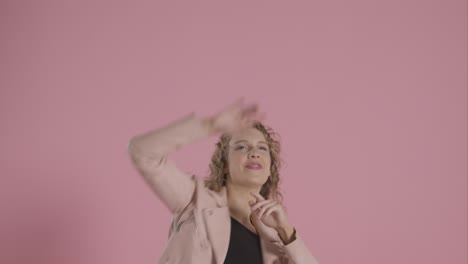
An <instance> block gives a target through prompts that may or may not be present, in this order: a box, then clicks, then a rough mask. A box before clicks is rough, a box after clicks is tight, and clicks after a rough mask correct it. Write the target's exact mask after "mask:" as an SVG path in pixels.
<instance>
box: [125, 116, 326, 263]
mask: <svg viewBox="0 0 468 264" xmlns="http://www.w3.org/2000/svg"><path fill="white" fill-rule="evenodd" d="M208 135H209V132H208V131H207V130H206V129H205V127H204V126H203V125H202V123H201V120H200V119H199V118H197V117H196V116H195V115H194V114H191V115H189V116H186V117H184V118H182V119H180V120H177V121H175V122H173V123H171V124H169V125H168V126H166V127H163V128H161V129H157V130H154V131H150V132H148V133H145V134H142V135H139V136H136V137H133V138H132V139H131V140H130V143H129V145H128V152H129V155H130V158H131V160H132V163H133V165H134V167H135V168H136V169H137V171H138V172H139V174H140V175H142V176H143V177H144V179H145V181H146V182H147V183H148V184H149V185H150V186H151V188H152V190H153V191H154V192H155V193H156V195H157V196H158V197H159V199H160V200H161V201H162V202H163V203H164V205H165V206H166V207H167V208H168V209H169V210H170V211H171V213H172V214H173V221H172V225H171V228H170V231H169V239H168V242H167V246H166V248H165V250H164V252H163V253H162V255H161V257H160V258H159V262H158V263H171V264H176V263H177V264H179V263H180V264H191V263H196V264H211V263H216V264H222V263H224V259H225V257H226V254H227V250H228V246H229V239H230V231H231V219H230V214H229V209H228V207H227V196H226V188H223V189H222V190H221V191H220V192H215V191H212V190H209V189H208V188H206V187H205V185H204V180H203V179H201V178H199V177H195V176H191V175H188V174H187V173H185V172H183V171H181V170H180V169H178V168H177V166H176V165H175V164H174V162H173V161H172V160H170V159H167V156H168V154H169V153H171V152H172V151H174V150H176V149H177V148H179V147H180V146H182V145H185V144H188V143H190V142H193V141H196V140H198V139H201V138H204V137H207V136H208ZM266 229H267V230H269V231H268V232H266V233H264V232H262V233H259V237H260V244H261V250H262V255H263V263H264V264H292V263H295V264H318V262H317V260H316V259H315V258H314V256H312V254H311V253H310V252H309V250H308V249H307V247H306V246H305V244H304V242H303V241H302V240H301V237H300V234H299V233H298V232H297V233H296V240H294V241H293V242H291V243H289V244H287V245H284V243H283V242H282V240H281V239H280V238H279V235H278V234H277V233H276V231H275V230H274V229H272V228H266Z"/></svg>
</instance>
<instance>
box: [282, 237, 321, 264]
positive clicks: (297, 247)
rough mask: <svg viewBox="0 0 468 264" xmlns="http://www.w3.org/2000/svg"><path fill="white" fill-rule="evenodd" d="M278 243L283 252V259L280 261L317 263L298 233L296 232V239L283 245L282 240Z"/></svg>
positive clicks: (286, 263) (290, 263)
mask: <svg viewBox="0 0 468 264" xmlns="http://www.w3.org/2000/svg"><path fill="white" fill-rule="evenodd" d="M279 244H280V245H281V246H282V248H283V252H284V255H283V257H284V260H282V261H281V263H283V264H319V263H318V261H317V259H316V258H315V257H314V256H313V255H312V253H311V252H310V251H309V249H308V248H307V246H306V245H305V244H304V241H303V240H302V239H301V237H300V236H299V235H297V234H296V239H295V240H294V241H293V242H291V243H289V244H287V245H284V244H283V243H282V242H279Z"/></svg>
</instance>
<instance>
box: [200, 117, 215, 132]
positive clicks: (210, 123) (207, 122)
mask: <svg viewBox="0 0 468 264" xmlns="http://www.w3.org/2000/svg"><path fill="white" fill-rule="evenodd" d="M202 125H203V127H204V128H205V129H206V131H208V133H210V134H211V133H214V132H215V131H216V129H215V126H214V120H213V118H212V117H207V118H205V119H203V120H202Z"/></svg>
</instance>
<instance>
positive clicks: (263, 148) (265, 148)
mask: <svg viewBox="0 0 468 264" xmlns="http://www.w3.org/2000/svg"><path fill="white" fill-rule="evenodd" d="M260 149H261V150H264V151H267V150H268V148H267V147H263V146H262V147H260Z"/></svg>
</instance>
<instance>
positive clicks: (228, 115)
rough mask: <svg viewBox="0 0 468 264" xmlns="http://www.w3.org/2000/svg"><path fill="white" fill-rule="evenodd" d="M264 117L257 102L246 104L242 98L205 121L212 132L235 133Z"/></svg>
mask: <svg viewBox="0 0 468 264" xmlns="http://www.w3.org/2000/svg"><path fill="white" fill-rule="evenodd" d="M263 117H264V116H263V115H261V114H260V113H259V112H258V105H257V104H245V103H244V98H240V99H238V100H236V101H235V102H234V103H233V104H231V105H229V106H228V107H226V108H225V109H224V110H222V111H220V112H218V113H217V114H215V115H213V116H212V117H210V118H207V119H205V120H204V123H205V125H206V126H207V127H208V129H209V130H210V131H211V132H214V133H219V132H220V133H233V132H236V131H239V130H242V129H244V128H248V127H250V126H251V125H252V124H253V122H254V121H261V120H262V119H263Z"/></svg>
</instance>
